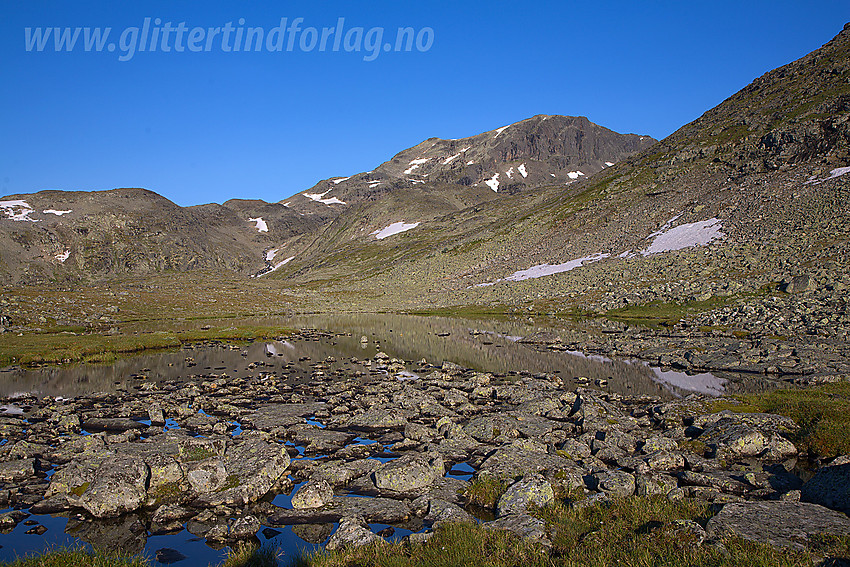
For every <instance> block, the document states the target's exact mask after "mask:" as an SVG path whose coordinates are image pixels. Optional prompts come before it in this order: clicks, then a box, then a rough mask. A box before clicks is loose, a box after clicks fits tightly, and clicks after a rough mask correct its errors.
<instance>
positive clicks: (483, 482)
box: [463, 476, 508, 508]
mask: <svg viewBox="0 0 850 567" xmlns="http://www.w3.org/2000/svg"><path fill="white" fill-rule="evenodd" d="M507 489H508V484H507V483H505V482H502V481H500V480H498V479H495V478H492V477H488V476H485V477H478V478H476V479H475V480H473V481H472V482H471V483H470V484H469V486H467V487H466V488H465V489H464V491H463V496H465V497H466V499H467V500H468V501H469V503H470V504H474V505H475V506H481V507H482V508H495V507H496V502H498V501H499V498H500V497H501V496H502V494H504V493H505V491H506V490H507Z"/></svg>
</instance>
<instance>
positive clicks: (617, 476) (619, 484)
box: [593, 470, 635, 497]
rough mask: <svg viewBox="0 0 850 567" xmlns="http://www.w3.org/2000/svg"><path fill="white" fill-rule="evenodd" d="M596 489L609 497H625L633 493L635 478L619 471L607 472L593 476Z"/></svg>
mask: <svg viewBox="0 0 850 567" xmlns="http://www.w3.org/2000/svg"><path fill="white" fill-rule="evenodd" d="M593 478H594V479H595V480H596V488H597V489H598V490H599V491H600V492H604V493H605V494H608V495H609V496H614V497H626V496H631V495H632V494H634V493H635V477H634V475H633V474H631V473H628V472H626V471H621V470H609V471H604V472H600V473H596V474H594V475H593Z"/></svg>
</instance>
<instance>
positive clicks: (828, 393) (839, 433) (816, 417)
mask: <svg viewBox="0 0 850 567" xmlns="http://www.w3.org/2000/svg"><path fill="white" fill-rule="evenodd" d="M736 399H737V400H738V401H739V402H740V404H734V403H729V402H720V401H719V402H715V403H714V405H713V408H712V409H713V410H714V411H723V410H729V411H733V412H737V413H753V412H766V413H776V414H779V415H784V416H787V417H790V418H791V419H793V420H794V422H795V423H796V424H797V425H799V426H800V429H799V430H798V431H797V432H795V433H794V434H793V436H792V439H791V440H792V441H793V442H794V444H795V445H796V446H797V448H798V449H800V450H802V451H809V452H810V453H812V454H813V455H816V456H820V457H835V456H838V455H845V454H848V453H850V435H848V434H847V431H848V430H850V383H848V382H839V383H835V384H824V385H822V386H817V387H810V388H805V389H799V390H797V389H795V390H774V391H772V392H767V393H763V394H748V395H741V396H736Z"/></svg>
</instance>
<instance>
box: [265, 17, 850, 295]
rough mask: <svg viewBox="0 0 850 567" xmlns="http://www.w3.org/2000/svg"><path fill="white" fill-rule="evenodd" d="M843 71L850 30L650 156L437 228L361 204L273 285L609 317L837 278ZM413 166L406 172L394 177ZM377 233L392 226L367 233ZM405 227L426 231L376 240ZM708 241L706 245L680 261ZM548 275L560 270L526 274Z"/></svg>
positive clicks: (844, 256)
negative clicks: (539, 305) (655, 305)
mask: <svg viewBox="0 0 850 567" xmlns="http://www.w3.org/2000/svg"><path fill="white" fill-rule="evenodd" d="M848 62H850V29H845V30H844V31H842V32H841V33H840V34H839V35H838V36H837V37H836V38H834V39H833V40H832V41H830V42H829V43H827V44H826V45H824V46H823V47H822V48H820V49H818V50H816V51H815V52H813V53H812V54H809V55H807V56H806V57H803V58H802V59H800V60H798V61H795V62H793V63H790V64H788V65H785V66H783V67H781V68H779V69H777V70H774V71H771V72H770V73H767V74H765V75H764V76H763V77H760V78H758V79H756V80H755V81H754V82H753V83H752V84H751V85H749V86H748V87H746V88H744V89H742V91H740V92H739V93H736V94H735V95H733V96H731V97H730V98H729V99H727V100H726V101H724V102H723V103H721V104H720V105H718V106H717V107H715V108H714V109H711V110H709V111H708V112H706V113H705V114H704V115H703V116H702V117H700V118H699V119H697V120H696V121H694V122H693V123H691V124H688V125H686V126H683V127H682V128H681V129H680V130H678V131H677V132H675V133H674V134H672V135H671V136H669V137H668V138H666V139H665V140H662V141H661V142H659V143H658V144H656V145H655V146H653V147H650V148H649V149H646V150H644V151H642V152H640V153H639V154H637V155H634V156H632V157H628V158H625V159H624V160H623V161H621V162H620V163H617V164H616V165H614V166H611V167H606V168H605V169H604V170H601V171H599V172H598V173H597V174H595V175H593V176H588V178H581V179H578V180H576V181H575V182H574V183H571V184H569V185H564V184H562V183H559V184H552V185H550V186H548V187H542V188H538V189H533V190H527V191H523V192H521V193H520V194H518V195H514V196H502V195H497V197H498V198H493V199H490V200H486V201H482V202H480V203H476V204H474V205H470V206H468V207H466V208H457V209H454V210H448V209H441V210H437V211H432V212H431V214H424V213H422V212H420V211H410V212H408V211H398V212H397V213H396V214H395V216H392V215H389V214H387V213H386V209H385V208H384V207H383V206H382V205H381V201H380V200H379V199H376V200H372V201H364V202H363V203H362V204H361V205H360V206H359V208H358V209H356V213H355V212H354V211H353V210H352V212H351V215H350V216H349V214H348V212H343V213H342V214H340V216H339V217H338V218H337V219H336V220H335V221H334V222H333V223H331V224H330V225H329V226H328V228H327V229H325V231H324V232H323V233H322V235H321V236H320V237H319V238H317V240H316V241H315V242H314V243H313V244H312V245H311V247H309V248H308V249H306V250H304V251H303V252H302V255H303V257H296V258H295V259H293V260H292V262H291V264H290V265H288V266H287V269H286V270H284V271H282V272H281V273H279V274H276V275H275V277H281V278H288V281H289V283H290V284H295V283H300V284H305V285H313V286H322V287H323V288H325V289H328V290H332V291H333V294H334V296H335V297H340V298H346V299H345V301H346V302H347V304H348V305H349V306H351V307H352V308H361V309H373V308H379V307H380V306H384V305H394V306H401V307H404V306H408V307H421V306H428V305H434V306H439V305H458V304H468V303H483V304H503V303H507V304H517V303H520V304H521V303H523V302H525V301H540V300H543V299H548V300H555V305H556V306H557V307H556V310H568V309H574V308H582V309H584V308H592V309H597V310H608V309H612V308H620V307H623V306H624V305H628V304H630V302H631V303H634V302H645V301H652V300H666V299H670V300H672V299H681V298H683V297H684V298H689V297H690V298H695V297H705V296H707V297H717V296H718V295H717V294H721V295H720V296H721V297H722V296H724V295H722V294H725V296H729V295H730V294H731V295H733V294H736V293H738V294H740V293H755V292H757V291H758V290H759V289H761V288H762V287H763V286H765V285H775V284H776V283H778V282H780V281H782V280H784V279H787V278H789V277H791V276H793V275H796V274H799V273H805V272H811V271H813V270H814V271H817V269H818V267H817V265H818V264H822V265H823V267H821V268H820V269H822V270H827V271H829V270H832V272H834V271H835V270H836V269H837V268H836V267H835V266H844V265H845V264H844V263H845V262H847V260H848V251H847V241H848V235H847V232H848V227H850V222H848V220H850V219H848V217H847V215H848V213H847V209H848V207H847V206H846V202H847V180H848V178H850V176H844V175H842V174H843V173H847V172H850V167H848V166H850V153H849V152H848V148H850V126H848V110H850V106H849V105H848V100H850V65H848ZM491 139H492V137H491ZM419 150H420V151H421V152H423V153H424V151H426V150H427V148H425V147H424V146H423V147H422V148H419ZM441 151H444V150H441ZM415 154H416V155H418V153H417V152H409V153H406V154H405V155H404V157H403V159H402V158H399V159H398V160H397V161H398V163H396V164H394V167H395V168H396V170H395V171H396V173H397V170H398V169H399V168H401V167H402V166H404V165H406V164H409V163H410V161H411V160H412V159H413V156H414V155H415ZM440 155H442V154H440ZM426 157H427V156H426ZM408 158H411V159H410V160H409V159H408ZM434 161H436V160H434V159H433V158H432V159H431V160H429V162H434ZM424 166H425V164H424V163H423V164H422V167H424ZM388 167H389V166H388ZM408 167H409V166H408ZM376 171H377V170H376ZM416 172H418V169H417V170H414V173H416ZM425 173H429V175H441V174H442V171H439V170H438V171H431V172H428V171H426V172H425ZM482 177H483V176H482ZM344 183H345V182H341V183H339V186H341V187H344V185H343V184H344ZM333 194H334V192H333V191H331V193H330V194H329V195H333ZM340 194H341V195H342V193H340ZM367 218H378V219H380V220H381V222H380V223H373V224H371V225H369V226H367V227H362V228H356V227H357V222H358V219H360V222H362V219H367ZM401 221H403V222H404V223H406V224H415V223H417V222H418V223H419V224H418V225H416V227H415V228H411V229H409V230H407V231H405V232H403V233H398V234H395V235H393V236H390V237H388V238H385V239H382V240H378V239H377V238H376V236H374V235H370V233H371V232H372V231H373V230H374V229H376V228H381V225H382V224H383V225H384V226H387V225H389V224H392V223H396V222H401ZM368 229H372V230H368ZM370 236H371V238H370ZM702 241H705V242H706V243H710V245H709V246H683V247H682V246H680V245H682V244H688V243H690V244H696V243H699V242H702ZM677 248H679V250H678V251H677ZM603 255H604V257H603ZM582 258H588V260H587V261H586V263H585V265H583V266H581V268H580V269H578V268H575V266H574V265H573V264H574V263H575V261H578V260H580V259H582ZM571 262H572V263H571ZM579 263H580V262H579ZM540 265H549V266H550V268H538V269H536V270H535V271H532V272H523V271H524V270H528V269H530V268H533V267H534V266H540ZM552 266H557V267H556V268H551V267H552ZM846 267H850V264H848V265H847V266H845V268H846ZM567 268H570V270H569V271H567V272H565V273H562V274H561V275H552V276H549V277H541V278H535V277H531V276H534V275H538V274H540V273H545V272H547V271H549V272H552V271H558V270H566V269H567ZM516 272H520V273H518V274H517V273H516ZM832 272H830V273H832ZM826 273H827V272H825V274H826ZM524 278H525V279H524ZM823 278H824V281H827V280H830V278H833V279H834V276H832V275H824V276H823ZM659 282H660V283H661V284H663V285H664V286H666V287H663V288H658V287H657V286H658V285H659ZM670 282H673V285H672V287H671V284H670ZM482 284H494V285H482ZM830 285H831V284H830ZM659 290H660V291H659Z"/></svg>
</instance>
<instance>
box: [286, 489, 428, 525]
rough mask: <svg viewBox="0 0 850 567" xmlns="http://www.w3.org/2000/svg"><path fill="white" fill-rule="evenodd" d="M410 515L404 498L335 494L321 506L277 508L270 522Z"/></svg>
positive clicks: (392, 519)
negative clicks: (403, 500)
mask: <svg viewBox="0 0 850 567" xmlns="http://www.w3.org/2000/svg"><path fill="white" fill-rule="evenodd" d="M410 515H411V510H410V507H408V505H407V504H405V503H404V502H402V501H400V500H393V499H391V498H380V497H379V498H360V497H357V496H335V497H334V498H333V500H331V501H330V502H329V503H327V504H325V505H324V506H322V507H321V508H302V509H294V510H284V509H280V510H277V511H276V512H275V513H274V514H271V515H270V516H269V524H271V525H274V526H288V525H295V524H301V523H313V524H318V523H326V522H338V521H340V519H342V518H345V517H348V516H359V517H363V518H365V519H366V521H368V522H372V523H380V524H394V523H397V522H403V521H405V520H407V519H408V518H409V517H410Z"/></svg>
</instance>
